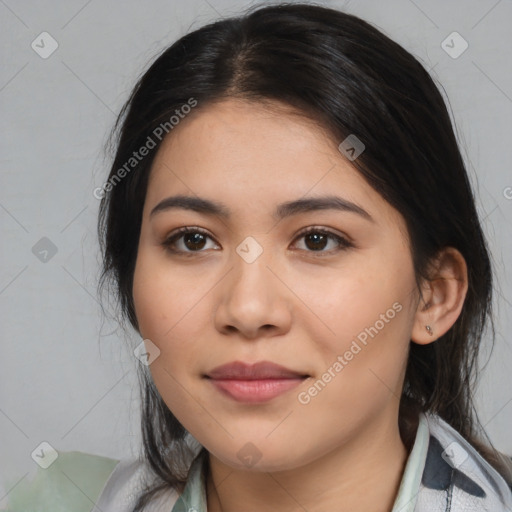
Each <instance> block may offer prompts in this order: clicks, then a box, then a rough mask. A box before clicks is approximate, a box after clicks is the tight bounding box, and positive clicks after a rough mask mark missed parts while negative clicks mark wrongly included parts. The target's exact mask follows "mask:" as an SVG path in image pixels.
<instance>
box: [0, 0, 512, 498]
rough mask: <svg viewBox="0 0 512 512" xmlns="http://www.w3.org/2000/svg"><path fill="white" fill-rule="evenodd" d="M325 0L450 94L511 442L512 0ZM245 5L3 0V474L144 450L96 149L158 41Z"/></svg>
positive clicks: (496, 381) (103, 162) (484, 409)
mask: <svg viewBox="0 0 512 512" xmlns="http://www.w3.org/2000/svg"><path fill="white" fill-rule="evenodd" d="M319 3H320V2H319ZM324 4H325V5H328V6H331V7H335V8H341V9H344V10H346V11H348V12H350V13H353V14H356V15H359V16H361V17H363V18H364V19H366V20H368V21H370V22H372V23H374V24H375V25H377V26H378V27H379V28H381V29H382V30H383V31H384V32H385V33H387V34H388V35H390V36H391V37H392V38H393V39H395V40H396V41H397V42H399V43H401V44H402V45H404V46H405V47H406V48H407V49H408V50H409V51H411V52H413V53H414V54H415V55H416V56H417V57H419V58H420V60H421V61H422V62H423V63H424V65H425V66H426V67H427V69H429V70H430V71H431V73H432V74H433V75H434V76H435V77H436V78H437V79H438V80H439V81H440V82H441V83H442V84H443V87H444V89H445V91H446V94H447V96H448V97H449V99H450V104H451V107H452V109H453V116H454V119H455V122H456V125H457V127H458V134H459V139H460V143H461V146H462V150H463V153H464V155H465V158H466V161H467V162H468V166H469V171H470V174H471V180H472V182H473V183H474V186H475V188H476V196H477V202H478V209H479V211H480V213H481V216H482V218H483V226H484V229H485V231H486V233H487V236H488V238H489V243H490V248H491V251H492V254H493V261H494V264H495V268H496V271H497V277H498V284H499V288H498V290H497V292H498V293H497V297H496V312H497V344H496V348H495V351H494V352H493V356H492V358H491V360H490V362H489V364H488V366H487V368H486V370H485V372H484V374H483V378H482V381H481V385H480V387H479V388H478V393H477V400H478V401H477V403H478V411H479V414H480V416H481V419H482V422H483V423H484V424H485V426H486V429H487V431H488V433H489V434H490V436H491V439H492V440H493V442H494V443H495V445H496V446H497V447H498V448H499V449H501V450H503V451H505V452H508V453H511V454H512V438H511V436H510V435H509V434H510V425H511V420H512V385H511V384H512V379H511V376H510V374H511V370H512V364H511V363H512V351H511V343H510V335H509V333H510V330H511V327H512V324H511V322H512V315H511V314H510V313H511V305H510V302H509V300H508V298H509V296H510V291H511V282H510V272H508V269H507V268H506V265H505V262H506V261H510V260H511V255H512V245H511V239H512V236H511V235H512V229H511V223H510V219H511V218H512V199H511V198H512V188H507V187H512V176H511V173H510V169H511V161H512V144H511V143H510V137H511V134H512V130H511V119H512V116H511V113H512V99H511V98H512V76H511V69H512V68H511V59H510V48H511V47H512V40H511V39H512V38H511V33H512V32H511V31H510V25H511V21H512V2H511V0H500V1H497V0H481V1H471V2H469V1H462V0H460V1H451V2H445V1H442V0H435V1H434V0H431V1H423V2H420V1H419V0H415V1H414V2H413V1H412V0H393V1H386V2H383V1H381V0H363V1H358V2H356V1H352V2H342V1H340V2H338V1H332V2H324ZM249 5H250V4H249V3H248V2H241V1H228V0H179V1H169V0H168V1H163V0H154V1H151V2H142V1H141V2H136V1H133V0H129V1H128V0H126V1H123V2H121V1H117V2H116V1H114V0H110V1H100V0H90V1H84V0H73V1H67V2H56V1H53V2H52V1H40V2H37V4H36V2H28V1H14V0H0V19H1V22H0V23H1V25H0V38H1V42H2V44H1V52H2V60H1V62H2V65H1V69H0V102H1V109H2V110H1V111H2V115H1V117H0V129H1V134H2V136H1V139H0V160H1V166H2V172H1V183H2V185H1V189H0V190H1V191H0V222H1V229H2V235H1V236H2V251H1V258H2V259H1V264H0V306H1V310H2V318H1V322H0V325H1V335H2V345H1V358H0V433H1V436H0V461H1V464H0V472H1V473H0V480H3V479H4V478H5V477H9V478H11V477H14V476H16V475H17V476H19V477H20V478H21V476H22V475H25V474H26V473H27V472H31V473H33V471H34V468H35V463H34V462H33V460H32V459H31V457H30V454H31V452H32V451H33V450H34V449H35V448H36V447H37V446H38V445H39V444H40V443H41V442H42V441H47V442H49V443H50V444H51V445H52V446H54V447H55V448H56V449H57V450H79V451H84V452H88V453H94V454H100V455H106V456H109V457H112V458H122V457H127V456H131V455H133V454H136V453H137V451H138V445H139V443H140V438H139V412H138V390H137V380H136V378H135V368H136V364H135V363H136V362H137V360H136V359H135V358H134V357H133V354H132V352H131V350H132V349H130V348H129V346H131V347H134V346H136V345H137V344H138V343H139V342H140V339H139V338H138V337H137V336H135V335H134V334H133V333H131V334H129V336H128V337H127V338H128V339H127V340H126V339H125V338H126V336H125V334H124V333H123V331H122V330H120V329H118V328H117V326H116V324H115V323H113V322H112V321H110V320H108V319H107V320H105V321H104V320H103V317H102V314H101V310H100V307H99V304H98V301H97V297H96V291H95V290H96V279H97V275H98V268H99V267H98V261H99V252H98V244H97V240H96V233H95V222H96V215H97V208H98V204H99V202H98V200H97V199H95V197H94V196H93V190H94V188H95V187H97V186H100V185H101V184H102V182H103V181H104V179H105V177H106V175H107V171H108V163H109V160H108V157H106V156H105V154H104V153H103V149H102V148H103V145H104V143H105V141H106V137H107V134H108V132H109V129H110V128H111V126H112V124H113V122H114V119H115V114H116V113H117V112H118V111H119V109H120V107H121V105H122V103H123V102H124V101H125V100H126V98H127V96H128V93H129V92H130V90H131V88H132V86H133V85H134V83H135V79H136V77H137V76H138V75H139V74H140V73H141V71H142V70H143V69H145V67H146V66H147V64H148V61H149V60H151V59H152V58H153V57H154V56H155V54H156V53H157V52H158V51H159V50H160V49H161V48H163V47H164V46H167V45H169V44H170V43H171V42H172V41H174V40H175V39H177V38H178V37H180V36H182V35H183V34H185V33H186V32H188V31H190V30H192V29H195V28H198V27H199V26H201V25H203V24H204V23H206V22H209V21H211V20H213V19H216V18H218V17H220V16H224V15H231V14H235V13H237V12H239V11H241V10H242V9H243V8H244V7H247V6H249ZM43 31H46V32H48V33H49V34H51V36H52V37H53V38H54V39H55V40H56V41H57V43H58V48H57V50H56V51H55V52H54V53H53V54H52V55H50V56H49V57H47V58H45V59H44V58H42V57H41V56H40V55H39V54H38V53H36V51H34V49H33V48H32V47H31V44H32V42H33V41H34V40H35V42H36V43H37V42H38V41H39V46H40V47H41V46H43V44H42V43H41V42H40V40H41V38H39V37H38V36H39V35H40V34H41V33H42V32H43ZM454 31H457V32H458V33H460V34H461V36H462V37H463V38H464V40H465V41H467V43H468V45H469V46H468V48H467V50H466V51H465V52H464V53H462V55H460V56H458V57H457V58H453V52H454V51H457V50H460V49H461V48H462V46H461V43H462V41H461V40H460V39H455V40H454V42H453V43H452V42H451V39H448V44H449V45H451V46H453V47H454V48H453V49H452V50H450V51H451V52H452V56H450V55H449V54H448V53H447V52H446V51H445V50H444V49H443V48H442V46H441V44H442V42H443V41H444V40H445V39H446V38H447V36H448V35H449V34H451V33H452V32H454ZM44 37H47V36H44ZM445 44H446V43H445ZM44 48H45V50H44V51H47V50H48V49H49V48H50V41H49V39H45V43H44ZM40 51H43V48H40ZM43 237H46V238H47V239H49V240H50V241H51V244H50V243H49V242H48V241H47V240H43V241H42V242H41V241H40V240H41V239H42V238H43ZM36 244H38V245H36ZM34 246H35V249H33V248H34ZM53 246H54V247H55V249H56V250H57V252H56V253H55V254H52V250H51V249H52V247H53ZM45 249H46V250H48V251H49V252H48V253H47V254H45V253H44V252H41V251H44V250H45ZM41 258H43V259H46V261H41ZM485 353H486V351H484V355H485ZM484 359H486V358H484ZM5 492H6V490H5ZM3 495H4V491H3V490H2V488H1V487H0V499H1V498H2V496H3ZM1 504H2V501H1V500H0V505H1Z"/></svg>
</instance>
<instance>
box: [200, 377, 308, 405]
mask: <svg viewBox="0 0 512 512" xmlns="http://www.w3.org/2000/svg"><path fill="white" fill-rule="evenodd" d="M209 380H210V381H211V383H212V384H213V385H214V386H215V387H216V388H217V389H218V390H219V391H221V392H222V393H224V394H225V395H227V396H229V397H231V398H233V399H234V400H237V401H238V402H250V403H258V402H267V401H268V400H272V398H275V397H276V396H279V395H281V394H283V393H285V392H286V391H289V390H290V389H293V388H295V387H296V386H298V385H299V384H300V383H301V382H303V381H304V380H305V379H301V378H296V379H261V380H235V379H209Z"/></svg>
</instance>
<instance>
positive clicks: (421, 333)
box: [411, 247, 468, 345]
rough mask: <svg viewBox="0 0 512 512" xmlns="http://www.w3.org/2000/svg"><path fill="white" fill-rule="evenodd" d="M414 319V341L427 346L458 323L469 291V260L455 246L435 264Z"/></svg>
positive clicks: (412, 337) (437, 259) (448, 249)
mask: <svg viewBox="0 0 512 512" xmlns="http://www.w3.org/2000/svg"><path fill="white" fill-rule="evenodd" d="M431 267H432V271H431V274H430V276H429V279H428V280H426V281H424V285H423V288H422V292H423V294H422V295H423V297H422V298H420V301H419V304H418V308H417V311H416V314H415V317H414V324H413V329H412V334H411V340H412V341H413V342H414V343H418V344H419V345H427V344H428V343H432V342H433V341H435V340H437V339H438V338H440V337H441V336H442V335H443V334H445V333H446V332H447V331H448V330H449V329H450V328H451V327H452V325H453V324H454V323H455V322H456V320H457V318H458V317H459V315H460V312H461V310H462V306H463V305H464V300H465V298H466V293H467V290H468V274H467V266H466V261H465V260H464V257H463V256H462V254H461V253H460V252H459V251H458V250H457V249H455V248H453V247H445V248H444V249H442V250H441V252H440V253H439V254H438V255H437V256H436V258H435V260H434V261H433V262H432V264H431Z"/></svg>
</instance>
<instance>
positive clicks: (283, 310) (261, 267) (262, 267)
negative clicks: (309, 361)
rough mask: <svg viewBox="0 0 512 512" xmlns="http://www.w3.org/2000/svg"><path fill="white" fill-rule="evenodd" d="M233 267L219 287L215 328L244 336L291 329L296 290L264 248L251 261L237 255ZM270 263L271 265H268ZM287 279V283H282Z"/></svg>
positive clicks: (278, 333) (275, 332) (269, 334)
mask: <svg viewBox="0 0 512 512" xmlns="http://www.w3.org/2000/svg"><path fill="white" fill-rule="evenodd" d="M232 262H233V268H232V269H231V271H230V272H228V273H227V275H226V276H225V277H224V279H223V280H222V282H221V283H220V285H219V286H218V287H216V293H217V297H216V298H217V301H216V308H215V313H214V321H215V327H216V329H217V330H218V331H219V332H221V333H222V334H233V333H238V335H239V336H241V337H243V338H245V339H257V338H260V337H263V336H267V337H271V336H276V335H280V334H284V333H285V332H287V331H288V330H289V329H290V326H291V318H292V311H291V308H292V298H293V293H292V292H291V291H290V290H289V288H288V287H287V286H286V284H285V282H286V280H285V279H283V277H284V276H280V275H279V272H278V270H277V269H276V268H272V267H274V266H275V265H273V264H272V261H271V260H270V259H269V258H266V256H265V251H264V252H263V254H262V255H260V256H259V257H258V258H257V259H256V260H255V261H253V262H252V263H248V262H246V261H245V260H244V259H243V258H241V257H240V256H238V254H235V255H234V257H233V259H232ZM269 264H270V265H269ZM283 281H284V282H283Z"/></svg>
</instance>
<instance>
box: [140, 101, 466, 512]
mask: <svg viewBox="0 0 512 512" xmlns="http://www.w3.org/2000/svg"><path fill="white" fill-rule="evenodd" d="M266 107H267V106H266V105H264V104H262V103H251V102H244V101H241V100H235V99H226V100H223V101H222V102H219V103H216V104H211V105H208V106H206V107H205V108H202V109H200V110H199V109H198V110H197V111H196V112H195V113H193V114H191V115H189V116H188V117H187V118H185V119H184V120H183V121H181V122H180V124H179V125H178V126H177V127H175V128H174V129H173V131H172V132H171V134H170V135H169V136H168V137H167V138H166V139H165V140H164V142H163V145H162V146H161V148H160V149H159V152H158V154H157V156H156V159H155V161H154V163H153V167H152V170H151V175H150V181H149V185H148V190H147V196H146V201H145V205H144V212H143V221H142V227H141V233H140V240H139V248H138V256H137V262H136V268H135V275H134V285H133V297H134V303H135V309H136V314H137V319H138V322H139V327H140V334H141V336H142V337H143V338H144V339H146V340H151V343H152V344H154V345H156V346H157V347H158V349H159V350H160V354H159V356H158V357H157V358H156V359H155V360H154V362H153V363H152V364H151V365H150V371H151V374H152V376H153V379H154V381H155V385H156V386H157V388H158V390H159V392H160V394H161V395H162V397H163V399H164V401H165V403H166V404H167V406H168V407H169V409H170V410H171V411H172V412H173V414H174V415H175V416H176V417H177V418H178V420H179V421H180V422H181V423H182V425H183V426H184V427H185V428H186V429H187V430H188V431H189V432H190V433H191V434H192V435H193V436H194V437H195V438H196V439H197V440H198V441H199V442H200V443H201V444H202V445H203V446H205V447H206V448H207V450H208V452H209V454H210V455H209V475H208V479H207V488H208V511H209V512H211V511H213V512H217V511H224V512H235V511H238V512H239V511H240V510H242V509H243V510H244V512H252V511H254V512H256V511H258V512H262V511H275V510H281V511H295V510H304V509H306V510H308V511H309V512H317V511H318V512H320V511H323V510H329V509H331V510H337V511H341V512H343V511H351V512H354V511H368V510H372V511H389V510H391V508H392V505H393V502H394V500H395V498H396V494H397V492H398V487H399V484H400V481H401V478H402V475H403V470H404V465H405V462H406V460H407V456H408V453H407V450H406V448H405V446H404V444H403V442H402V440H401V438H400V434H399V430H398V406H399V397H400V395H401V391H402V385H403V378H404V371H405V366H406V362H407V356H408V350H409V346H410V343H411V340H412V341H413V342H415V343H431V342H433V341H434V340H435V339H437V338H438V337H439V336H441V335H442V334H444V332H446V331H447V330H448V329H449V328H450V327H451V326H452V325H453V323H454V322H455V320H456V319H457V317H458V315H459V314H460V310H461V308H462V304H463V300H464V296H465V293H466V290H467V276H466V267H465V263H464V259H463V258H462V256H461V255H460V254H459V253H458V252H457V251H456V250H455V249H451V248H447V249H446V250H445V251H444V252H443V253H441V254H440V256H439V258H438V260H437V261H436V272H435V275H433V279H432V281H428V282H425V284H424V286H423V293H424V301H420V299H419V290H417V289H416V285H415V278H414V271H413V265H412V256H411V250H410V246H409V240H408V236H407V230H406V226H405V221H404V219H403V217H402V216H401V215H400V213H399V212H397V211H396V210H395V209H394V208H392V207H391V206H390V205H389V204H388V203H387V202H386V201H384V199H383V198H382V197H381V196H380V195H379V194H378V193H377V192H376V191H375V190H373V189H372V188H371V187H370V186H369V185H368V184H367V183H366V182H365V181H364V179H363V178H362V177H361V176H360V175H359V174H358V172H357V171H356V170H355V169H354V168H353V167H352V164H351V162H350V161H349V160H348V159H346V158H345V157H344V156H343V155H342V154H341V153H340V151H339V150H338V147H337V146H338V144H339V142H341V141H335V140H333V139H332V137H329V135H328V134H327V133H326V132H325V131H324V130H322V128H321V127H319V126H318V125H316V124H315V123H313V122H312V121H309V120H306V119H304V118H303V117H300V116H297V115H294V114H293V113H292V112H290V111H289V110H287V109H285V108H284V106H280V105H279V104H276V105H273V109H271V108H266ZM176 194H185V195H190V196H199V197H202V198H207V199H210V200H215V201H220V202H222V203H223V204H224V205H225V206H226V207H227V208H229V210H230V211H231V217H230V218H228V219H225V218H222V219H221V218H218V217H215V216H211V215H206V214H203V213H198V212H195V211H191V210H185V209H169V210H166V211H162V212H159V213H157V214H155V215H153V216H152V217H150V212H151V210H152V209H153V208H154V207H155V206H156V205H157V204H158V203H159V202H160V201H161V200H163V199H165V198H166V197H168V196H172V195H176ZM324 195H338V196H340V197H342V198H344V199H347V200H349V201H351V202H353V203H356V204H357V205H358V206H360V207H361V208H363V209H364V210H366V212H367V213H368V214H370V216H371V217H372V219H373V220H368V219H366V218H364V217H363V216H361V215H358V214H356V213H353V212H346V211H338V210H332V209H324V210H318V211H312V212H305V213H304V212H303V213H300V214H297V215H293V216H290V217H287V218H285V219H282V220H280V221H277V220H276V218H275V217H273V216H272V212H273V211H274V209H275V207H276V206H277V205H278V204H280V203H283V202H286V201H292V200H295V199H299V198H303V197H306V196H307V197H311V196H324ZM186 226H190V227H199V228H202V229H203V230H206V231H207V234H208V236H207V237H206V238H204V239H200V243H197V242H195V245H194V239H193V238H192V239H191V238H190V236H188V238H187V236H186V235H185V236H182V237H181V238H178V239H177V240H176V241H175V244H174V249H175V250H176V251H181V252H175V253H173V252H170V251H169V248H166V247H165V246H164V245H163V242H164V241H165V240H166V239H167V238H168V237H169V235H171V234H172V233H174V232H175V231H176V230H177V229H178V228H181V227H186ZM309 226H314V227H316V228H318V230H319V231H320V232H322V231H325V230H328V231H330V232H332V233H334V234H336V235H339V236H342V237H344V238H346V239H347V240H349V241H350V243H351V244H352V246H351V247H343V246H340V245H339V244H338V243H337V242H336V240H335V239H331V238H328V239H327V240H326V241H325V242H323V245H322V244H321V243H318V242H317V243H316V245H315V241H314V240H313V241H312V240H311V239H310V237H309V239H308V237H307V236H302V235H301V231H303V230H304V228H306V227H309ZM248 236H250V237H253V238H254V239H255V240H256V241H257V242H258V244H259V245H260V246H261V248H262V249H263V252H262V254H261V255H259V257H257V258H256V260H255V261H254V262H252V263H247V262H246V261H245V260H244V259H243V258H242V257H241V256H240V255H239V254H238V253H237V251H236V249H237V247H238V246H239V244H240V243H241V242H242V241H244V239H245V238H246V237H248ZM316 247H320V248H319V249H317V250H316V251H315V248H316ZM194 249H195V252H194ZM184 253H186V254H188V255H189V256H186V255H185V254H184ZM395 303H399V304H400V305H401V310H400V312H398V313H396V315H395V316H394V318H393V319H391V320H389V321H388V322H386V323H385V326H384V327H383V328H381V329H380V330H379V331H378V334H377V335H375V336H374V337H373V338H369V341H368V343H367V345H366V346H362V349H361V350H360V352H358V353H357V355H355V356H354V357H353V359H352V360H350V361H349V362H348V364H347V365H346V366H344V368H343V370H342V371H340V372H339V373H336V376H335V377H334V378H332V379H331V380H330V382H329V383H328V384H327V385H326V386H325V387H324V388H323V389H322V390H321V391H320V392H319V393H317V394H316V396H314V397H312V398H311V400H310V401H309V403H307V404H304V403H301V402H300V401H299V400H298V395H299V393H301V392H304V391H306V392H307V390H308V389H309V388H310V387H311V386H312V384H313V383H314V382H315V381H317V380H318V379H319V378H321V377H322V375H323V374H324V373H325V372H326V371H327V369H328V368H329V367H332V366H333V363H334V362H335V361H336V360H337V357H338V355H343V354H344V353H345V352H346V351H347V350H348V349H349V348H350V346H351V343H352V341H353V340H354V339H355V337H356V336H357V335H358V334H359V333H361V332H362V331H364V330H365V328H368V327H370V326H374V325H375V324H376V321H377V320H379V319H380V318H381V315H382V314H386V311H388V310H389V309H390V308H392V305H393V304H395ZM425 303H428V304H427V306H426V305H425ZM427 324H428V325H431V326H432V329H433V331H434V335H433V336H431V335H430V334H429V333H428V332H427V330H426V329H425V325H427ZM146 343H147V342H146ZM146 347H147V348H148V350H150V351H151V350H152V348H151V345H150V344H148V343H147V344H146ZM234 360H239V361H245V362H247V363H253V362H257V361H261V360H268V361H273V362H275V363H277V364H281V365H283V366H286V367H288V368H290V369H293V370H296V371H300V372H301V373H304V374H307V375H309V376H310V377H309V378H308V379H306V380H305V381H304V382H302V383H301V384H300V385H299V386H298V387H296V388H294V389H293V390H290V391H288V392H286V393H284V394H282V395H280V396H278V397H276V398H274V399H272V400H270V401H268V402H265V403H259V404H247V403H240V402H235V401H234V400H232V399H230V398H229V397H226V396H224V395H223V394H221V393H220V392H219V391H218V390H217V389H215V387H214V386H213V385H212V384H211V382H210V381H208V380H207V379H205V378H203V375H204V374H206V373H207V372H208V371H210V370H212V369H213V368H214V367H216V366H219V365H221V364H224V363H227V362H231V361H234ZM247 443H252V445H254V447H256V448H255V449H253V450H254V452H255V454H256V453H257V454H258V456H259V457H260V458H259V460H258V461H257V463H256V464H254V465H252V466H250V467H249V466H248V465H247V464H244V462H243V461H242V460H241V459H240V458H239V457H238V456H237V453H238V452H239V450H240V449H242V448H243V447H244V446H246V445H247ZM245 449H247V447H246V448H245Z"/></svg>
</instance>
